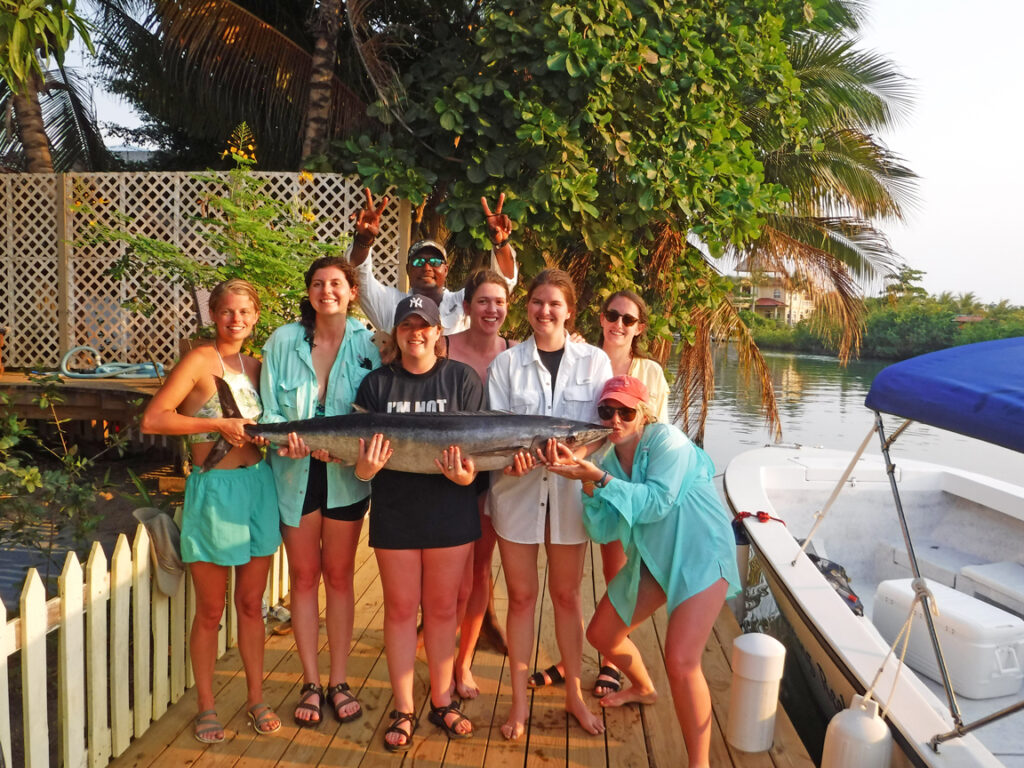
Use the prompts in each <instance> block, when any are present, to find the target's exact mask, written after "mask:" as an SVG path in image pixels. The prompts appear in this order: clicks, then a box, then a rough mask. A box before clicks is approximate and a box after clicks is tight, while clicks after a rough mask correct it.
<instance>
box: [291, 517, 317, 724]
mask: <svg viewBox="0 0 1024 768" xmlns="http://www.w3.org/2000/svg"><path fill="white" fill-rule="evenodd" d="M322 526H323V516H322V515H321V514H320V511H319V510H317V511H314V512H310V513H309V514H306V515H303V516H302V519H301V520H300V521H299V525H298V527H296V528H292V527H291V526H287V525H282V526H281V536H282V538H283V539H284V547H285V551H286V552H287V553H288V572H289V577H290V579H291V602H290V605H291V613H292V631H293V632H294V634H295V648H296V650H297V651H298V653H299V661H300V662H301V663H302V678H303V682H304V683H313V684H315V685H320V669H319V666H318V664H317V652H318V651H319V648H320V597H319V588H320V562H321V545H320V533H321V528H322ZM310 703H312V702H310ZM320 703H322V702H320ZM295 717H296V718H298V719H299V720H315V718H316V716H315V715H314V713H313V712H311V711H310V710H309V709H303V708H300V709H296V710H295Z"/></svg>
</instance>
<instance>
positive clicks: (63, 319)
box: [54, 173, 74, 359]
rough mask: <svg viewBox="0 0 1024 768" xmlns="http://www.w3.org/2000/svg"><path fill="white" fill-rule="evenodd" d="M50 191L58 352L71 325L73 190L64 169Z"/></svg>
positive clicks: (67, 344) (69, 342)
mask: <svg viewBox="0 0 1024 768" xmlns="http://www.w3.org/2000/svg"><path fill="white" fill-rule="evenodd" d="M55 181H56V183H55V184H54V195H55V196H56V198H57V201H56V202H57V205H56V212H57V328H58V333H59V336H60V340H59V345H60V356H61V358H62V359H63V357H64V355H65V354H67V351H68V350H69V349H71V348H72V347H73V346H74V340H73V339H72V338H71V329H72V328H73V327H74V320H73V319H72V306H71V304H72V302H71V279H72V276H73V274H74V273H73V271H72V269H71V256H72V251H73V250H74V248H73V246H72V244H71V239H72V228H71V216H70V210H69V209H70V206H71V196H72V195H73V194H74V189H73V184H72V181H71V178H70V177H69V176H68V175H67V174H66V173H58V174H56V175H55Z"/></svg>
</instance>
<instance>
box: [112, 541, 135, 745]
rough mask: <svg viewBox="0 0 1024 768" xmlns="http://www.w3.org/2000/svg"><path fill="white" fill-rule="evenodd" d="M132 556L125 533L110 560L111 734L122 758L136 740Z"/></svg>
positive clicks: (113, 743) (115, 546)
mask: <svg viewBox="0 0 1024 768" xmlns="http://www.w3.org/2000/svg"><path fill="white" fill-rule="evenodd" d="M131 593H132V555H131V547H130V546H129V545H128V539H127V537H126V536H125V535H124V534H123V533H122V534H119V535H118V537H117V544H115V545H114V556H113V557H112V558H111V563H110V736H111V753H112V754H113V755H114V757H118V756H119V755H120V754H121V753H122V752H124V751H125V750H126V749H128V745H129V744H130V743H131V740H132V710H131V705H130V704H129V701H128V689H129V686H130V685H131V681H130V680H129V677H128V664H127V661H128V632H129V628H130V621H131Z"/></svg>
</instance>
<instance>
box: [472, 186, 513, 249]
mask: <svg viewBox="0 0 1024 768" xmlns="http://www.w3.org/2000/svg"><path fill="white" fill-rule="evenodd" d="M504 204H505V193H504V192H502V193H501V195H500V196H499V197H498V205H497V206H495V208H494V211H493V212H492V211H491V208H490V206H489V205H488V204H487V198H486V197H481V198H480V205H482V206H483V209H484V221H486V222H487V236H488V237H490V238H491V242H492V243H493V244H494V247H495V248H502V247H504V245H505V244H506V243H508V238H509V236H510V235H511V234H512V219H510V218H509V217H508V216H506V215H505V214H504V213H502V212H501V207H502V206H503V205H504Z"/></svg>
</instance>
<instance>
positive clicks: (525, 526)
mask: <svg viewBox="0 0 1024 768" xmlns="http://www.w3.org/2000/svg"><path fill="white" fill-rule="evenodd" d="M611 377H612V364H611V361H610V360H609V359H608V355H606V354H605V353H604V352H603V351H602V350H600V349H598V348H597V347H592V346H591V345H589V344H576V343H573V342H571V341H568V340H567V341H566V342H565V352H564V353H563V354H562V361H561V363H560V364H559V366H558V377H557V378H556V379H555V387H554V392H553V393H552V389H551V374H550V373H549V372H548V369H547V368H546V367H544V363H542V362H541V359H540V355H539V354H538V353H537V343H536V341H534V339H533V337H532V336H531V337H530V338H529V339H527V340H526V341H525V342H523V343H522V344H520V345H518V346H515V347H512V348H511V349H507V350H505V351H504V352H502V353H501V354H499V355H498V356H497V357H496V358H494V360H493V361H492V362H491V365H490V367H489V368H488V376H487V394H488V397H489V398H490V407H491V408H492V409H494V410H502V411H511V412H512V413H519V414H540V415H544V416H560V417H564V418H568V419H573V420H575V421H586V422H591V423H595V424H596V423H599V422H598V418H597V398H598V397H599V396H600V394H601V389H602V388H603V387H604V384H605V382H606V381H608V379H610V378H611ZM581 493H582V491H581V488H580V482H579V481H578V480H570V479H568V478H565V477H559V476H558V475H556V474H553V473H551V472H548V471H547V469H545V468H543V467H541V468H539V469H534V470H533V471H532V472H530V473H529V474H528V475H525V476H523V477H511V476H509V475H505V474H503V473H502V472H500V471H495V472H492V473H491V492H490V494H489V495H488V500H487V506H488V511H489V512H490V515H491V521H492V522H493V523H494V530H495V531H497V533H498V535H499V536H501V537H502V538H503V539H505V540H507V541H513V542H517V543H520V544H543V543H544V523H545V520H548V521H549V530H550V536H551V543H552V544H579V543H581V542H583V541H586V539H587V535H586V532H585V531H584V529H583V501H582V499H581ZM549 504H550V509H548V506H549Z"/></svg>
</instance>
